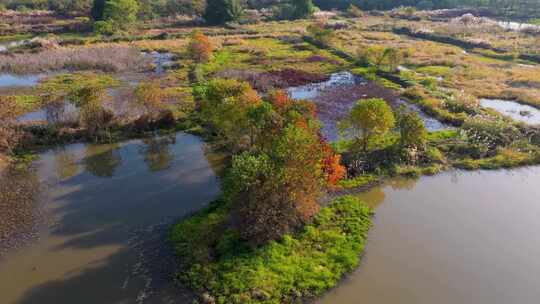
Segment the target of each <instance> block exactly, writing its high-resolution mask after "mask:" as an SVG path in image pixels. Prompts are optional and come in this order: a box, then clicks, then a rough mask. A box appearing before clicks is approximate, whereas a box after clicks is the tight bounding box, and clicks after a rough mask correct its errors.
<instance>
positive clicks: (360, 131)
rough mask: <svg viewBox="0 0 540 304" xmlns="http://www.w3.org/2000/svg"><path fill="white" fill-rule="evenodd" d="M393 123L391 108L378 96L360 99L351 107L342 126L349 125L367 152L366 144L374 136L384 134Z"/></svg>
mask: <svg viewBox="0 0 540 304" xmlns="http://www.w3.org/2000/svg"><path fill="white" fill-rule="evenodd" d="M394 125H395V118H394V113H393V112H392V109H391V108H390V106H388V104H387V103H386V102H385V101H384V100H382V99H379V98H371V99H361V100H359V101H358V102H357V103H356V104H355V105H354V107H353V108H352V110H351V112H350V113H349V116H348V117H347V118H346V119H345V120H344V126H345V127H350V128H351V129H352V130H353V131H354V132H355V133H356V134H357V135H356V137H357V139H358V140H359V141H360V142H361V143H362V149H363V151H364V152H367V150H368V145H369V142H370V141H371V139H372V138H373V137H374V136H380V135H384V134H386V133H387V132H388V131H389V130H390V129H392V128H393V127H394Z"/></svg>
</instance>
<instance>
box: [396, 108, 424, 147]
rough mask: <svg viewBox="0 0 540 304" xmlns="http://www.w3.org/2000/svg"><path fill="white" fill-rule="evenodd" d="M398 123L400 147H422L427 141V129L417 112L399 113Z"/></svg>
mask: <svg viewBox="0 0 540 304" xmlns="http://www.w3.org/2000/svg"><path fill="white" fill-rule="evenodd" d="M398 125H399V132H400V135H401V137H400V144H401V146H402V147H406V148H409V147H412V148H417V149H424V147H425V145H426V141H427V131H426V128H425V127H424V122H423V121H422V119H421V118H420V115H418V113H416V112H412V111H408V112H406V113H402V114H400V116H399V120H398Z"/></svg>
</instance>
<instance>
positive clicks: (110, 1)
mask: <svg viewBox="0 0 540 304" xmlns="http://www.w3.org/2000/svg"><path fill="white" fill-rule="evenodd" d="M138 11H139V4H138V2H137V1H136V0H107V1H106V2H105V8H104V9H103V20H105V21H107V22H111V23H112V24H113V28H114V29H115V30H119V29H122V30H126V29H128V28H129V27H130V26H131V25H132V24H133V23H134V22H135V21H137V12H138Z"/></svg>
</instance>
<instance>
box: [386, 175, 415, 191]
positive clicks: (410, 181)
mask: <svg viewBox="0 0 540 304" xmlns="http://www.w3.org/2000/svg"><path fill="white" fill-rule="evenodd" d="M416 182H418V178H414V177H400V178H393V179H391V180H389V181H388V183H387V184H388V186H390V187H391V188H392V189H394V190H412V189H413V188H414V186H415V185H416Z"/></svg>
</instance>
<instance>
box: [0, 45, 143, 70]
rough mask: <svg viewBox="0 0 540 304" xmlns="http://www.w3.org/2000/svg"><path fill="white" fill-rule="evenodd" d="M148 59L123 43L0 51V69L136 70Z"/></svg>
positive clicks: (141, 67)
mask: <svg viewBox="0 0 540 304" xmlns="http://www.w3.org/2000/svg"><path fill="white" fill-rule="evenodd" d="M150 63H151V62H150V60H149V59H146V58H144V56H142V55H141V53H140V51H139V50H138V49H136V48H134V47H129V46H123V45H96V46H88V47H78V48H59V49H51V50H45V51H42V52H39V53H25V54H14V55H0V71H2V72H7V73H15V74H24V73H40V72H47V71H59V70H69V71H81V70H100V71H103V72H121V71H128V70H131V71H136V70H141V69H143V68H145V67H147V66H149V65H150Z"/></svg>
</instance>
